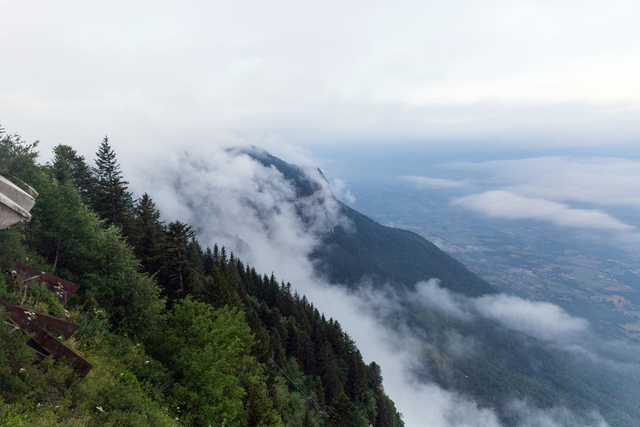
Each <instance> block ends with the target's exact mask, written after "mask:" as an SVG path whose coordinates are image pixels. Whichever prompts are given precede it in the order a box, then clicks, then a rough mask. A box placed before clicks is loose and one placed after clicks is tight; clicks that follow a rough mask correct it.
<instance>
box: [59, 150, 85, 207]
mask: <svg viewBox="0 0 640 427" xmlns="http://www.w3.org/2000/svg"><path fill="white" fill-rule="evenodd" d="M50 170H51V175H52V176H53V177H54V178H55V179H57V180H58V182H60V184H64V183H65V182H67V181H72V183H73V185H74V187H75V188H76V190H77V191H78V194H80V197H82V201H83V202H84V203H85V204H90V202H91V199H90V196H91V194H92V193H93V188H94V185H93V175H92V171H91V168H89V165H87V163H86V162H85V160H84V157H83V156H80V155H78V152H77V151H76V150H74V149H73V148H71V147H70V146H68V145H63V144H58V145H57V146H55V147H54V149H53V162H52V163H51V165H50Z"/></svg>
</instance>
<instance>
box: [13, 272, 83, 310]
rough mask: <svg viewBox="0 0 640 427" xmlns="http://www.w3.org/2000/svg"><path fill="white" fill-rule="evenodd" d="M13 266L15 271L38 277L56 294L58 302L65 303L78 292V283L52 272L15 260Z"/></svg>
mask: <svg viewBox="0 0 640 427" xmlns="http://www.w3.org/2000/svg"><path fill="white" fill-rule="evenodd" d="M13 265H14V267H15V269H16V271H18V272H19V273H21V274H23V275H24V276H27V277H29V278H33V277H38V279H39V280H40V281H41V282H42V283H44V284H45V286H46V287H47V289H49V290H50V291H51V292H53V293H55V294H56V297H57V298H58V301H60V304H62V305H65V304H66V303H67V302H69V300H70V299H71V297H72V296H73V295H74V294H75V293H76V292H78V289H80V285H78V284H76V283H73V282H70V281H68V280H65V279H63V278H61V277H58V276H54V275H53V274H49V273H45V272H44V271H40V270H38V269H37V268H33V267H29V266H28V265H24V264H22V263H20V262H15V263H14V264H13Z"/></svg>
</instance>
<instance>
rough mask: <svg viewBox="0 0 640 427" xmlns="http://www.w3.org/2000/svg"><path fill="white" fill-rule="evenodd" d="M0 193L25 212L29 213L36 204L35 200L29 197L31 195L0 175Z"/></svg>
mask: <svg viewBox="0 0 640 427" xmlns="http://www.w3.org/2000/svg"><path fill="white" fill-rule="evenodd" d="M0 193H2V194H4V195H5V196H6V197H8V198H9V199H11V200H13V202H14V203H17V204H18V206H20V207H21V208H22V209H24V210H26V211H27V212H29V211H30V210H31V208H32V207H33V205H34V204H35V203H36V200H35V199H34V198H33V197H31V195H29V194H28V193H27V192H25V191H23V190H22V188H20V187H18V186H17V185H15V184H14V183H13V182H11V181H9V180H8V179H6V178H5V177H3V176H2V175H0Z"/></svg>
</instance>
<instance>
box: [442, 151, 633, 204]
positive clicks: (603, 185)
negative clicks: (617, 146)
mask: <svg viewBox="0 0 640 427" xmlns="http://www.w3.org/2000/svg"><path fill="white" fill-rule="evenodd" d="M449 167H452V168H454V169H462V170H467V171H470V172H481V173H484V174H486V175H487V178H485V179H483V180H482V181H484V182H485V183H491V184H492V185H494V186H499V187H500V189H502V190H505V191H510V192H513V193H516V194H520V195H522V196H527V197H532V198H543V199H546V200H552V201H556V202H581V203H592V204H596V205H600V206H629V207H633V208H638V207H640V186H638V184H637V183H638V180H640V162H638V161H633V160H628V159H624V158H613V157H558V156H549V157H535V158H526V159H514V160H496V161H489V162H481V163H458V164H450V165H449Z"/></svg>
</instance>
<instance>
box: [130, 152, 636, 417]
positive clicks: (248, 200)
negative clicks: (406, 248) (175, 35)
mask: <svg viewBox="0 0 640 427" xmlns="http://www.w3.org/2000/svg"><path fill="white" fill-rule="evenodd" d="M276 159H277V158H276ZM277 160H278V161H279V162H282V161H280V160H279V159H277ZM148 161H149V164H148V165H141V166H140V168H139V169H138V171H137V173H138V177H137V180H136V181H135V183H134V185H137V186H140V187H142V188H149V187H151V186H152V187H153V188H154V189H155V190H154V194H153V197H154V199H155V200H156V202H157V204H158V206H159V207H160V208H161V210H162V211H163V212H164V213H165V215H167V216H169V217H172V218H179V219H180V220H181V221H185V222H188V223H190V224H193V225H194V227H195V228H196V229H197V230H198V233H199V238H200V240H201V241H202V242H203V243H204V244H207V245H213V244H214V243H218V244H219V245H224V246H225V247H227V248H228V249H229V250H232V251H233V252H234V253H236V254H237V255H238V256H240V257H241V258H242V259H245V260H246V261H247V262H248V263H250V264H252V265H254V266H255V267H256V269H258V270H259V271H273V272H274V273H275V274H276V275H277V276H278V277H280V278H282V279H284V280H286V281H289V282H291V283H292V284H293V286H294V288H295V289H296V290H298V291H299V292H300V293H302V294H305V295H306V296H307V297H308V298H309V300H310V301H313V303H314V304H315V305H316V306H317V307H318V308H319V309H320V310H321V311H322V312H324V313H325V315H326V316H331V317H333V318H335V319H337V320H338V321H339V322H340V323H341V324H342V325H343V327H344V329H345V331H347V332H348V333H349V334H350V335H351V336H352V337H353V338H354V339H355V341H356V342H357V344H358V347H359V348H360V349H361V351H362V353H363V356H364V357H365V359H367V360H368V361H370V360H375V361H376V362H378V363H379V364H380V365H381V367H382V371H383V374H384V387H385V390H386V391H387V392H388V393H389V395H390V396H391V398H392V399H394V401H395V402H396V404H397V407H398V409H399V411H400V412H402V413H403V414H404V419H405V422H406V424H407V425H409V426H413V425H433V426H456V425H478V426H494V425H495V426H498V425H518V426H528V425H550V426H556V425H557V426H569V425H598V426H600V425H607V423H609V424H610V425H633V420H634V419H636V420H637V419H640V414H637V413H635V412H634V411H637V408H634V407H633V405H630V404H629V402H633V401H634V400H633V399H634V398H635V397H634V396H635V394H637V393H638V392H637V390H635V387H634V384H637V380H638V379H640V375H639V374H640V366H639V365H638V363H637V360H640V358H638V357H637V356H638V355H640V352H639V351H638V349H637V348H636V347H634V346H630V345H627V344H624V343H621V342H618V341H611V342H608V343H606V344H598V342H597V340H596V339H595V337H594V335H593V333H592V331H591V328H590V325H589V323H588V322H586V321H585V320H584V319H581V318H578V317H573V316H571V315H569V314H567V312H565V311H564V310H562V309H561V308H560V307H558V306H556V305H554V304H549V303H541V302H533V301H527V300H524V299H521V298H518V297H515V296H508V295H504V294H496V293H495V292H486V291H485V292H476V293H466V294H465V293H464V292H462V293H461V292H460V291H461V289H457V291H458V292H453V291H452V290H450V289H448V287H449V286H448V285H449V283H448V282H449V280H447V278H441V277H423V279H422V280H421V281H416V282H413V283H403V284H402V286H398V285H399V284H398V283H392V282H391V281H380V276H379V275H377V276H376V275H369V276H367V275H363V277H361V278H360V279H359V280H358V281H357V283H356V282H354V281H352V282H351V283H332V281H331V280H330V279H331V277H330V275H328V274H327V272H326V270H323V269H320V270H318V266H319V265H320V264H319V263H318V259H317V255H318V250H324V251H327V250H328V251H329V253H330V251H331V247H330V246H326V242H327V241H328V240H331V238H332V237H335V236H336V235H342V236H343V237H344V238H346V239H356V238H357V236H358V232H359V231H358V225H359V222H360V221H361V220H360V219H358V217H357V216H353V215H347V214H345V212H348V211H346V210H345V207H344V206H342V205H341V204H340V203H338V202H337V201H336V200H335V198H334V197H333V195H332V193H331V188H330V186H329V184H328V182H327V181H326V179H325V178H324V176H323V175H322V174H321V172H319V170H318V169H317V168H315V167H312V166H305V167H302V168H298V167H293V168H292V167H291V166H290V165H287V164H286V163H284V162H282V163H279V162H278V161H274V160H273V158H271V157H270V156H269V155H268V154H267V153H264V152H262V151H260V150H259V149H256V148H253V147H244V148H243V149H234V150H228V149H222V148H219V147H209V148H207V149H196V150H193V151H190V152H184V153H182V154H179V155H177V156H175V157H171V158H164V159H160V160H159V159H155V158H150V159H148ZM158 162H160V163H161V164H163V168H162V170H158V169H154V168H153V167H151V165H152V164H154V163H155V164H158ZM292 171H293V172H292ZM301 183H302V184H304V185H302V186H301V185H300V184H301ZM334 243H335V242H334ZM379 243H382V242H379ZM314 257H315V259H314ZM427 261H428V260H425V262H427ZM418 262H419V261H418ZM354 268H356V267H354ZM461 271H462V270H461ZM465 274H466V273H465ZM489 288H490V287H489ZM505 375H506V376H505ZM638 398H640V396H638ZM605 419H606V421H605Z"/></svg>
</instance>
